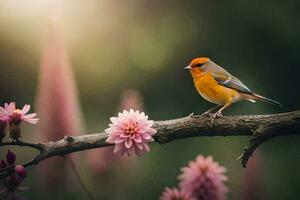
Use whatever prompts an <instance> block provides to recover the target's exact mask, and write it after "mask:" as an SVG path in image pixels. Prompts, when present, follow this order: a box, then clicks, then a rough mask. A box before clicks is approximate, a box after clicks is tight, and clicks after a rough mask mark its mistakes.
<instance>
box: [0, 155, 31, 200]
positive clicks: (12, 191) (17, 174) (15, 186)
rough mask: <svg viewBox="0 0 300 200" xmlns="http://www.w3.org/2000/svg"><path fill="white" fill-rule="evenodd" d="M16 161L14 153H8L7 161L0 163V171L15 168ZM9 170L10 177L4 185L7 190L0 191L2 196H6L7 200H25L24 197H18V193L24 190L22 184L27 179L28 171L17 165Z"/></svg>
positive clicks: (4, 181) (5, 180)
mask: <svg viewBox="0 0 300 200" xmlns="http://www.w3.org/2000/svg"><path fill="white" fill-rule="evenodd" d="M15 161H16V155H15V154H14V153H13V152H12V151H10V150H8V153H7V154H6V161H4V160H1V161H0V169H5V168H7V167H12V166H14V164H15ZM9 170H10V174H9V176H7V177H6V178H5V179H4V180H3V185H4V186H5V187H6V188H5V189H4V190H2V191H0V195H4V197H5V199H8V200H17V199H23V198H22V197H19V196H17V195H16V192H17V191H21V190H22V188H21V187H20V184H21V183H22V182H23V180H24V179H25V177H26V170H25V168H24V167H23V166H22V165H16V166H15V167H14V168H9ZM2 193H3V194H2Z"/></svg>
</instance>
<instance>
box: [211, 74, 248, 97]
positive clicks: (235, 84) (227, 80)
mask: <svg viewBox="0 0 300 200" xmlns="http://www.w3.org/2000/svg"><path fill="white" fill-rule="evenodd" d="M211 74H212V76H213V77H214V79H215V80H216V81H217V82H218V83H219V84H220V85H222V86H224V87H227V88H231V89H235V90H237V91H239V92H243V93H246V94H252V93H253V92H252V91H251V90H250V89H249V88H248V87H247V86H246V85H244V84H243V83H242V81H240V80H239V79H237V78H235V77H234V76H231V75H230V74H229V75H228V74H221V73H211Z"/></svg>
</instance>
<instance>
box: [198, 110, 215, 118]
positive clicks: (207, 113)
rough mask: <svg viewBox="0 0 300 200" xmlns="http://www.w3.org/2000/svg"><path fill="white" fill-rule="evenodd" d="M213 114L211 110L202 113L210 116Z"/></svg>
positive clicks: (202, 115)
mask: <svg viewBox="0 0 300 200" xmlns="http://www.w3.org/2000/svg"><path fill="white" fill-rule="evenodd" d="M211 115H212V113H211V111H210V110H209V111H206V112H204V113H202V114H201V115H200V117H210V116H211Z"/></svg>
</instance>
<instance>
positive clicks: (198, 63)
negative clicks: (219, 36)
mask: <svg viewBox="0 0 300 200" xmlns="http://www.w3.org/2000/svg"><path fill="white" fill-rule="evenodd" d="M208 62H209V58H207V57H199V58H195V59H193V60H192V61H191V62H190V64H189V65H188V66H187V67H185V68H184V69H187V70H190V71H191V73H192V75H193V74H202V73H203V70H202V69H201V67H202V66H203V65H205V64H206V63H208Z"/></svg>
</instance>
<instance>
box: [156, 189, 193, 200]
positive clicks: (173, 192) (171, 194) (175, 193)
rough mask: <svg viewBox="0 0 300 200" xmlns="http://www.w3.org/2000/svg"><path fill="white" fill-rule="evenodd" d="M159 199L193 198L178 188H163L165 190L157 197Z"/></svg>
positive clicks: (186, 199)
mask: <svg viewBox="0 0 300 200" xmlns="http://www.w3.org/2000/svg"><path fill="white" fill-rule="evenodd" d="M159 199H160V200H195V199H194V198H192V197H190V195H189V194H187V193H185V192H183V191H181V190H178V189H177V188H168V187H166V188H165V191H164V192H163V193H162V195H161V196H160V198H159Z"/></svg>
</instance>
